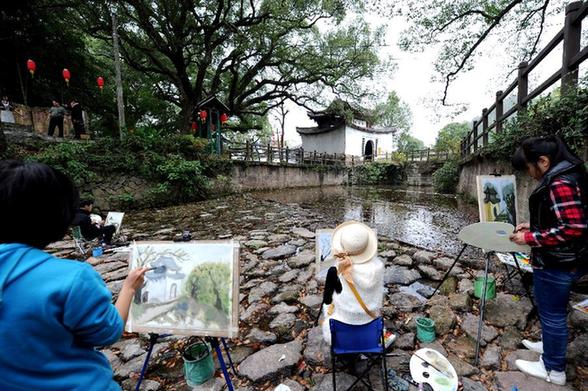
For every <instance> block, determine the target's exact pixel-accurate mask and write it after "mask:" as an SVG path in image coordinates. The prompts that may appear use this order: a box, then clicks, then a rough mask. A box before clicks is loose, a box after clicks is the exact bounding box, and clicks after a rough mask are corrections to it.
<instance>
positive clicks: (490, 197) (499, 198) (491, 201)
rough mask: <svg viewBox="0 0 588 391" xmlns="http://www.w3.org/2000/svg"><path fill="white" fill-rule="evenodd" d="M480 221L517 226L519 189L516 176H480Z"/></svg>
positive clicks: (478, 177)
mask: <svg viewBox="0 0 588 391" xmlns="http://www.w3.org/2000/svg"><path fill="white" fill-rule="evenodd" d="M476 179H477V191H478V207H479V209H480V221H481V222H491V221H501V222H504V223H510V224H512V225H514V226H516V225H517V201H516V197H517V187H516V180H515V176H514V175H503V176H494V175H478V176H477V177H476Z"/></svg>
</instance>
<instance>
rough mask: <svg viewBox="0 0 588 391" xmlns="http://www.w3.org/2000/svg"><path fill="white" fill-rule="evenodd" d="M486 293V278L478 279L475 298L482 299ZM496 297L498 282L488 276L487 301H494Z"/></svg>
mask: <svg viewBox="0 0 588 391" xmlns="http://www.w3.org/2000/svg"><path fill="white" fill-rule="evenodd" d="M483 292H484V277H483V276H482V277H477V278H476V280H475V281H474V296H475V297H477V298H478V299H481V298H482V293H483ZM495 297H496V280H495V279H494V277H492V276H488V286H487V287H486V300H492V299H494V298H495Z"/></svg>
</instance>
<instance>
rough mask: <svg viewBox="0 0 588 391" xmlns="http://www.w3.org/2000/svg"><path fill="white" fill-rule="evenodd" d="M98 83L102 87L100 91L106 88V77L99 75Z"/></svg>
mask: <svg viewBox="0 0 588 391" xmlns="http://www.w3.org/2000/svg"><path fill="white" fill-rule="evenodd" d="M96 84H98V88H100V91H102V89H103V88H104V78H103V77H102V76H98V79H96Z"/></svg>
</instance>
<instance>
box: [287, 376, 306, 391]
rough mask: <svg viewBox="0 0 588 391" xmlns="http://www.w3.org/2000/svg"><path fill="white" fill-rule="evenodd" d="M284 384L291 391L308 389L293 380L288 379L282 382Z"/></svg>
mask: <svg viewBox="0 0 588 391" xmlns="http://www.w3.org/2000/svg"><path fill="white" fill-rule="evenodd" d="M282 384H283V385H285V386H286V387H288V388H290V391H304V390H305V389H306V388H304V386H302V385H301V384H300V383H298V382H295V381H294V380H292V379H286V380H284V381H283V382H282Z"/></svg>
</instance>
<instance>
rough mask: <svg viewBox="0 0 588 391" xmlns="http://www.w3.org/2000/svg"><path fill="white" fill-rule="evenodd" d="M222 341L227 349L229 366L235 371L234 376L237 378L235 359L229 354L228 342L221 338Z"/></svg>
mask: <svg viewBox="0 0 588 391" xmlns="http://www.w3.org/2000/svg"><path fill="white" fill-rule="evenodd" d="M220 340H221V342H222V343H223V347H224V348H225V353H227V358H228V359H229V365H230V366H231V369H232V370H233V374H234V375H235V376H237V371H235V366H234V365H233V359H232V357H231V353H229V347H228V346H227V341H225V339H224V338H221V339H220Z"/></svg>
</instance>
